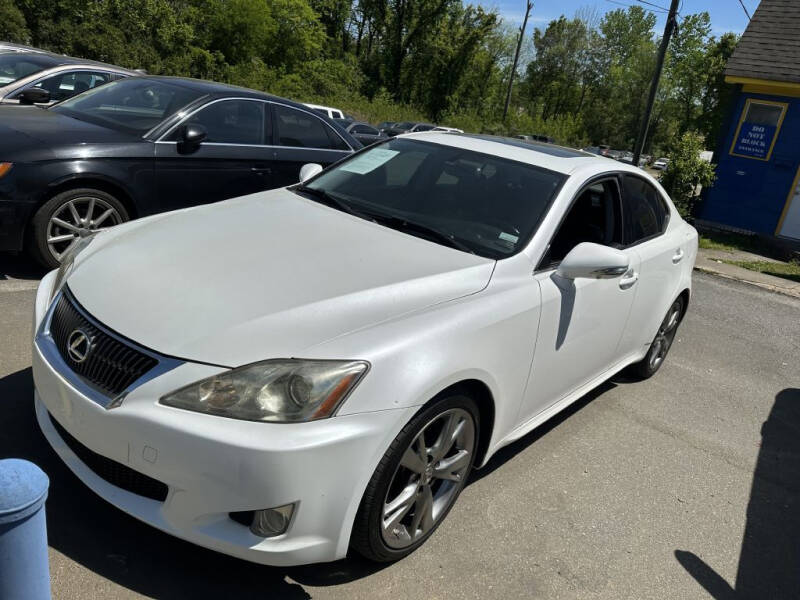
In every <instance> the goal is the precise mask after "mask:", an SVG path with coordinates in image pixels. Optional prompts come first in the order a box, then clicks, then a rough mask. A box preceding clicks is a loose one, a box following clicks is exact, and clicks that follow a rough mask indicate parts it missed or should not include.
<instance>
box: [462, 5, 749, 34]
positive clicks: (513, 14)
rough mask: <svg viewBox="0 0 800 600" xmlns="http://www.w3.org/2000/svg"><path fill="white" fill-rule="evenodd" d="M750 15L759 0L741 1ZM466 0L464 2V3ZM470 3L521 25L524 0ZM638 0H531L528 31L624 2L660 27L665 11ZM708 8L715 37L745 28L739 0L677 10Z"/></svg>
mask: <svg viewBox="0 0 800 600" xmlns="http://www.w3.org/2000/svg"><path fill="white" fill-rule="evenodd" d="M742 1H743V2H744V5H745V6H746V7H747V10H748V12H749V13H750V15H751V16H752V14H753V13H754V12H755V10H756V8H757V7H758V3H759V0H742ZM646 2H647V3H650V4H655V5H658V6H662V7H664V8H665V9H668V8H669V5H670V0H646ZM467 3H469V2H465V4H467ZM471 3H473V4H483V5H484V6H486V7H496V8H497V10H498V12H499V13H500V15H501V16H502V17H503V18H505V19H506V20H508V21H511V22H513V23H515V24H521V23H522V19H523V17H524V16H525V0H477V1H475V0H473V2H471ZM647 3H641V2H640V0H614V1H613V2H612V1H611V0H534V8H533V11H532V12H531V17H530V19H528V30H529V31H533V28H534V27H545V26H546V25H547V23H548V22H549V21H551V20H552V19H557V18H558V17H559V16H560V15H562V14H563V15H566V16H567V17H572V16H574V14H575V11H576V10H578V9H580V8H590V9H596V10H597V11H598V12H599V13H600V14H603V13H605V12H608V11H609V10H614V9H616V8H625V6H627V5H634V4H636V5H639V6H641V7H642V8H644V9H647V10H652V11H653V12H654V13H655V14H656V15H657V16H658V17H659V19H658V23H657V24H656V30H657V31H658V32H659V33H660V32H662V31H663V30H664V20H665V17H666V11H660V10H658V9H656V8H653V7H652V6H650V5H648V4H647ZM702 11H708V14H709V15H710V16H711V29H712V34H713V35H715V36H719V35H720V34H722V33H725V32H727V31H733V32H735V33H742V32H743V31H744V28H745V27H747V15H746V14H745V12H744V10H743V9H742V5H741V4H739V0H682V7H681V8H679V12H680V14H682V15H687V14H692V13H698V12H702Z"/></svg>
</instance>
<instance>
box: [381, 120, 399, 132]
mask: <svg viewBox="0 0 800 600" xmlns="http://www.w3.org/2000/svg"><path fill="white" fill-rule="evenodd" d="M395 125H397V121H381V122H380V123H378V124H377V125H376V127H377V128H378V129H380V130H381V131H383V132H384V133H386V132H387V131H388V130H389V129H391V128H392V127H394V126H395Z"/></svg>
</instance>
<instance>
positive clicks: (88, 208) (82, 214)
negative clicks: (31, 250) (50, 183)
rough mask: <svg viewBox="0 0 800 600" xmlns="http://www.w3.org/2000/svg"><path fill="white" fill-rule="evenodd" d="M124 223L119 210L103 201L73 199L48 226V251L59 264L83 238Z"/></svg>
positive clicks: (62, 207)
mask: <svg viewBox="0 0 800 600" xmlns="http://www.w3.org/2000/svg"><path fill="white" fill-rule="evenodd" d="M121 222H122V217H121V215H120V214H119V212H118V211H117V209H115V208H114V207H113V206H111V204H109V203H108V202H106V201H105V200H103V199H102V198H96V197H94V196H80V197H77V198H72V199H70V200H68V201H67V202H65V203H64V204H62V205H61V206H60V207H58V208H57V209H56V210H55V212H53V214H52V215H51V217H50V220H49V221H48V223H47V249H48V250H49V251H50V254H51V255H52V256H53V258H55V259H56V260H57V261H60V260H61V257H62V256H64V253H66V252H67V251H68V250H69V249H70V248H72V246H73V245H74V244H75V243H76V242H77V241H78V240H79V239H80V238H82V237H86V236H88V235H91V234H93V233H94V232H96V231H100V230H101V229H106V228H108V227H112V226H114V225H118V224H119V223H121Z"/></svg>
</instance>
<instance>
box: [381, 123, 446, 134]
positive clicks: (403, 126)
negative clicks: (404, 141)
mask: <svg viewBox="0 0 800 600" xmlns="http://www.w3.org/2000/svg"><path fill="white" fill-rule="evenodd" d="M434 127H436V125H433V124H431V123H415V122H414V121H403V122H401V123H395V124H394V126H392V127H390V128H389V129H387V130H386V133H387V134H388V135H390V136H391V137H394V136H396V135H401V134H403V133H416V132H418V131H430V130H431V129H433V128H434Z"/></svg>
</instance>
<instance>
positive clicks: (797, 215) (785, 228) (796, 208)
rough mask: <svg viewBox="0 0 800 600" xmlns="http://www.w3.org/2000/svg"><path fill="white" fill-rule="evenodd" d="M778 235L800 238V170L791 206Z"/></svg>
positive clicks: (787, 210)
mask: <svg viewBox="0 0 800 600" xmlns="http://www.w3.org/2000/svg"><path fill="white" fill-rule="evenodd" d="M778 235H782V236H783V237H788V238H794V239H796V240H800V171H798V177H796V178H795V186H794V191H793V193H792V198H791V200H789V206H788V208H787V209H786V214H785V215H784V217H783V223H781V228H780V230H779V231H778Z"/></svg>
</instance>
